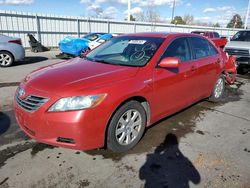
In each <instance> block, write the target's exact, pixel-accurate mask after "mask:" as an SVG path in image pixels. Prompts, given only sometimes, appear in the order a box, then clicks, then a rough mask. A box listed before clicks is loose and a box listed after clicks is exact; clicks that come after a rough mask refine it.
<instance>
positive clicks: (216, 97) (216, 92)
mask: <svg viewBox="0 0 250 188" xmlns="http://www.w3.org/2000/svg"><path fill="white" fill-rule="evenodd" d="M224 90H225V78H224V76H223V75H221V76H220V77H219V78H218V80H217V81H216V83H215V86H214V89H213V92H212V95H211V96H210V97H209V101H212V102H219V101H220V100H221V98H222V97H223V93H224Z"/></svg>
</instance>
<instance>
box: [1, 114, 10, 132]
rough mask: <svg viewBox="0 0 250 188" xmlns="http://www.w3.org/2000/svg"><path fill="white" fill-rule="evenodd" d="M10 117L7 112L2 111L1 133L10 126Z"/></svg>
mask: <svg viewBox="0 0 250 188" xmlns="http://www.w3.org/2000/svg"><path fill="white" fill-rule="evenodd" d="M10 122H11V121H10V118H9V116H7V115H6V114H5V113H3V112H0V125H1V126H0V135H2V134H3V133H5V132H6V131H7V130H8V129H9V127H10Z"/></svg>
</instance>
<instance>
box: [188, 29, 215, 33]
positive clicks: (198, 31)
mask: <svg viewBox="0 0 250 188" xmlns="http://www.w3.org/2000/svg"><path fill="white" fill-rule="evenodd" d="M192 32H197V33H218V32H217V31H200V30H196V31H191V33H192Z"/></svg>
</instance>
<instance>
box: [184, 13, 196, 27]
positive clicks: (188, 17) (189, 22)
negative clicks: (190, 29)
mask: <svg viewBox="0 0 250 188" xmlns="http://www.w3.org/2000/svg"><path fill="white" fill-rule="evenodd" d="M183 21H184V22H185V23H186V24H187V25H193V23H194V16H193V15H191V14H187V15H184V16H183Z"/></svg>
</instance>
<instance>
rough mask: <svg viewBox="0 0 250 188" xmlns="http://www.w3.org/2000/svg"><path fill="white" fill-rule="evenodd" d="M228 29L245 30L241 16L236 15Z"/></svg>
mask: <svg viewBox="0 0 250 188" xmlns="http://www.w3.org/2000/svg"><path fill="white" fill-rule="evenodd" d="M227 28H243V21H242V19H241V16H240V15H239V14H235V15H234V16H233V18H232V19H231V20H230V22H229V23H228V24H227Z"/></svg>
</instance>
